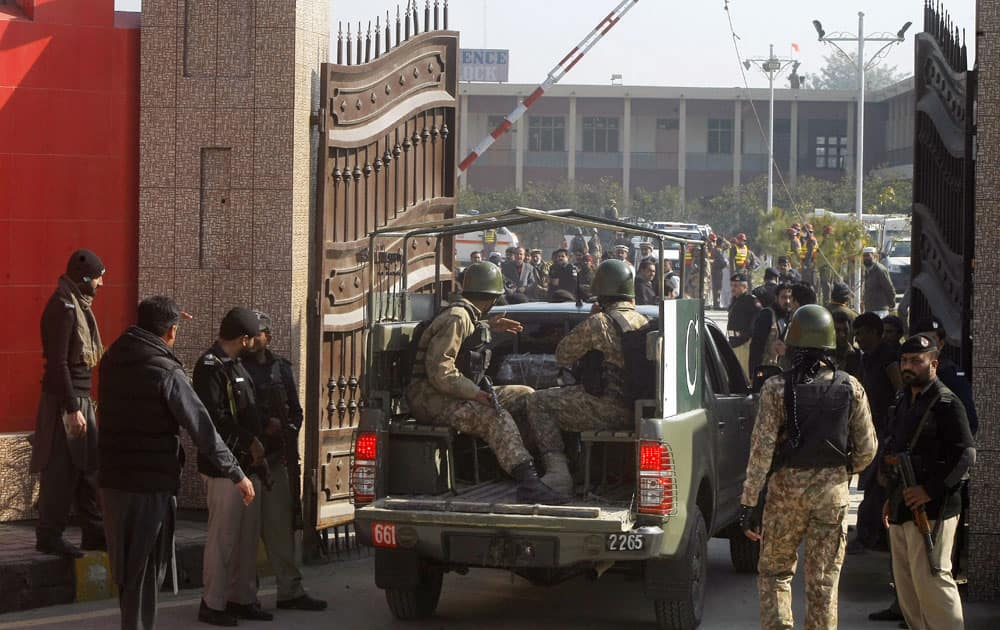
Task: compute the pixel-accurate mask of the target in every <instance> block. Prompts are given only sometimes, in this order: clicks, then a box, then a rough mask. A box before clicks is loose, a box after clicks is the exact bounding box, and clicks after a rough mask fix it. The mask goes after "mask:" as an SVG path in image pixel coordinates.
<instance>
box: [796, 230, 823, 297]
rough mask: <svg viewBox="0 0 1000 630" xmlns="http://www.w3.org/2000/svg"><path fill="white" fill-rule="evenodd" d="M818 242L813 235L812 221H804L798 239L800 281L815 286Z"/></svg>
mask: <svg viewBox="0 0 1000 630" xmlns="http://www.w3.org/2000/svg"><path fill="white" fill-rule="evenodd" d="M818 246H819V243H818V242H817V241H816V237H815V236H813V226H812V223H806V224H805V225H804V226H803V228H802V238H801V239H800V240H799V251H798V254H799V262H800V263H801V269H802V282H805V283H806V284H808V285H809V286H811V287H813V288H815V287H816V250H817V248H818Z"/></svg>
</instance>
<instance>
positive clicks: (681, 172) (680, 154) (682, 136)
mask: <svg viewBox="0 0 1000 630" xmlns="http://www.w3.org/2000/svg"><path fill="white" fill-rule="evenodd" d="M686 180H687V100H685V98H684V97H683V96H681V99H680V103H679V107H678V108H677V187H678V188H680V189H681V194H680V197H681V210H685V209H686V208H687V184H686Z"/></svg>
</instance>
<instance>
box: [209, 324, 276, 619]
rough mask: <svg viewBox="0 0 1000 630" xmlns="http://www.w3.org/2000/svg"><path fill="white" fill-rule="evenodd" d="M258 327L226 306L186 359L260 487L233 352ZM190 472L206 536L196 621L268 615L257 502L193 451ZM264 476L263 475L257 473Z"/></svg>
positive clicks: (256, 413) (257, 426)
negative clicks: (201, 485) (203, 510)
mask: <svg viewBox="0 0 1000 630" xmlns="http://www.w3.org/2000/svg"><path fill="white" fill-rule="evenodd" d="M259 333H260V322H259V320H258V319H257V315H256V314H255V313H254V312H253V311H251V310H249V309H246V308H241V307H236V308H234V309H232V310H230V311H229V312H228V313H226V316H225V317H224V318H223V319H222V324H221V325H220V326H219V336H218V338H217V339H216V341H215V343H214V344H213V345H212V347H211V348H209V349H208V350H207V351H206V352H205V353H204V354H202V355H201V357H200V358H199V359H198V362H197V363H196V364H195V366H194V391H195V392H197V393H198V397H199V398H201V402H202V403H204V405H205V408H206V409H208V413H209V415H210V416H211V417H212V423H213V424H215V429H216V431H218V432H219V435H220V436H221V437H222V440H223V442H225V444H226V446H228V447H229V450H230V451H232V453H233V455H234V456H235V457H236V460H237V461H238V462H239V464H240V467H241V468H243V470H245V471H246V472H247V474H248V475H249V476H250V481H251V482H252V483H253V487H254V494H255V495H258V496H259V495H260V493H261V485H262V484H261V476H262V475H265V473H266V466H267V460H266V459H265V456H264V446H263V444H262V443H261V441H260V438H261V436H262V434H263V426H262V423H261V418H260V410H259V409H258V408H257V399H256V396H255V395H254V389H253V380H252V379H251V377H250V374H249V373H248V372H247V371H246V368H245V367H244V366H243V362H242V359H241V357H242V356H243V355H245V354H246V353H247V352H249V351H252V350H253V348H254V344H256V338H257V335H258V334H259ZM198 472H199V473H201V475H202V478H203V479H205V485H206V489H207V493H208V535H207V537H206V540H205V558H204V564H203V567H204V568H203V572H202V577H203V581H204V583H205V591H204V594H203V596H202V600H201V607H200V608H199V610H198V620H199V621H203V622H205V623H210V624H213V625H217V626H234V625H236V623H237V619H252V620H261V621H270V620H271V619H273V618H274V616H273V615H272V614H271V613H269V612H265V611H264V610H262V609H261V607H260V602H259V601H258V600H257V541H258V540H259V539H260V502H259V501H254V502H253V503H251V504H250V505H246V504H245V503H244V502H243V499H242V497H241V496H240V493H239V492H237V491H236V490H235V489H234V487H233V484H232V483H231V481H230V479H229V478H228V477H227V476H226V473H225V471H223V470H220V469H219V467H218V466H216V465H215V464H214V463H213V462H212V461H211V460H210V459H208V457H206V456H205V455H203V454H201V453H199V454H198ZM265 476H266V475H265Z"/></svg>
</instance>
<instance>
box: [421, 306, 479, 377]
mask: <svg viewBox="0 0 1000 630" xmlns="http://www.w3.org/2000/svg"><path fill="white" fill-rule="evenodd" d="M452 308H461V309H464V310H465V311H466V312H467V313H468V314H469V318H470V319H471V320H472V324H473V326H475V331H474V332H473V333H472V334H471V335H469V336H468V337H466V338H465V340H464V341H463V342H462V345H461V347H460V348H459V349H458V356H456V357H455V367H456V368H457V369H458V371H459V372H461V373H462V375H463V376H465V377H466V378H467V379H469V380H470V381H472V382H473V383H475V384H476V385H479V383H480V382H482V380H483V377H485V376H486V370H487V369H489V367H490V354H491V351H490V347H489V346H490V341H492V337H491V335H490V326H489V324H487V323H486V322H484V321H481V320H478V319H477V318H476V314H475V311H473V309H472V307H471V306H469V305H468V304H464V303H462V302H456V303H454V304H451V305H449V306H446V307H445V308H443V309H441V313H444V312H445V311H447V310H449V309H452ZM425 330H426V329H425ZM423 333H424V331H421V335H420V338H419V339H416V340H415V343H416V344H417V351H416V353H415V355H414V359H413V378H427V367H426V365H425V359H426V358H427V345H428V343H429V342H424V341H423V336H424V334H423Z"/></svg>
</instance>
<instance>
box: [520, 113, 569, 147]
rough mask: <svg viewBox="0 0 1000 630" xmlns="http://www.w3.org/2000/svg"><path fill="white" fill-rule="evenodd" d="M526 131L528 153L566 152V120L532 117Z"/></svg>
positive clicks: (559, 117)
mask: <svg viewBox="0 0 1000 630" xmlns="http://www.w3.org/2000/svg"><path fill="white" fill-rule="evenodd" d="M528 130H529V135H528V150H529V151H565V150H566V119H565V118H563V117H562V116H532V117H531V118H530V119H529V121H528Z"/></svg>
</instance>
